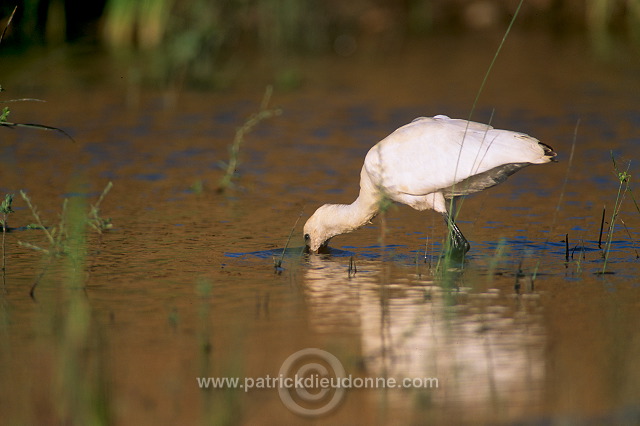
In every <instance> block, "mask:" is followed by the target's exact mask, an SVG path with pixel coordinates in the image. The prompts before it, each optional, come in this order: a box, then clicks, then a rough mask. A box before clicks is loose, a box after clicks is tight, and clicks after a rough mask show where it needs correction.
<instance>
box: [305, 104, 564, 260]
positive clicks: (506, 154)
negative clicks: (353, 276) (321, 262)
mask: <svg viewBox="0 0 640 426" xmlns="http://www.w3.org/2000/svg"><path fill="white" fill-rule="evenodd" d="M555 156H556V153H555V152H554V151H553V149H552V148H551V147H550V146H548V145H545V144H543V143H541V142H540V141H538V140H537V139H535V138H532V137H531V136H528V135H525V134H524V133H518V132H512V131H510V130H498V129H494V128H493V127H491V126H489V125H487V124H481V123H475V122H473V121H467V120H461V119H452V118H449V117H447V116H445V115H436V116H435V117H433V118H430V117H429V118H428V117H420V118H416V119H415V120H413V121H412V122H411V123H409V124H407V125H405V126H402V127H400V128H399V129H397V130H396V131H394V132H393V133H391V134H390V135H389V136H387V137H386V138H385V139H383V140H382V141H380V142H378V143H377V144H376V145H375V146H374V147H373V148H371V149H370V150H369V152H368V153H367V156H366V157H365V159H364V166H363V167H362V171H361V172H360V194H359V196H358V198H357V199H356V200H355V201H354V202H353V203H351V204H325V205H323V206H321V207H320V208H318V210H316V212H315V213H314V214H313V215H312V216H311V217H310V218H309V220H307V223H306V224H305V225H304V240H305V244H306V245H307V247H308V248H309V250H311V251H313V252H317V251H318V250H319V249H323V248H325V247H326V246H327V243H328V242H329V239H331V237H334V236H336V235H339V234H344V233H346V232H351V231H354V230H356V229H358V228H360V227H361V226H363V225H365V224H367V223H369V221H370V220H371V219H372V218H373V217H374V216H375V215H376V214H377V213H378V211H379V209H380V202H381V200H383V199H384V198H385V197H386V198H388V199H390V200H392V201H395V202H398V203H402V204H406V205H408V206H411V207H413V208H414V209H416V210H428V209H432V210H435V211H437V212H438V213H441V214H442V215H443V216H444V219H445V221H446V222H447V224H448V226H449V229H450V238H451V243H452V246H451V248H452V249H453V250H455V251H456V252H458V253H461V254H464V253H466V252H467V251H468V250H469V247H470V246H469V243H468V242H467V240H466V238H465V237H464V235H462V232H460V229H458V227H457V226H456V224H455V223H454V222H453V220H452V219H451V217H450V215H449V212H448V211H447V200H450V199H452V198H455V197H459V196H463V195H468V194H472V193H474V192H478V191H482V190H483V189H486V188H490V187H492V186H494V185H497V184H499V183H500V182H503V181H504V180H506V179H507V178H508V177H509V176H511V175H512V174H513V173H515V172H517V171H518V170H520V169H522V168H523V167H526V166H528V165H530V164H544V163H548V162H550V161H555V158H554V157H555Z"/></svg>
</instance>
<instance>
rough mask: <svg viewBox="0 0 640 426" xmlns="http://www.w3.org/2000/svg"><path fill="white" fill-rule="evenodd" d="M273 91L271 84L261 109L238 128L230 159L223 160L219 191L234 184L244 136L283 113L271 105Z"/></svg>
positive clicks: (230, 150) (230, 148)
mask: <svg viewBox="0 0 640 426" xmlns="http://www.w3.org/2000/svg"><path fill="white" fill-rule="evenodd" d="M272 93H273V88H272V87H271V86H268V87H267V88H266V90H265V92H264V97H263V98H262V102H261V103H260V109H259V110H258V112H256V113H254V114H251V115H250V116H249V118H247V120H246V121H245V122H244V123H243V124H242V126H240V127H238V128H237V129H236V134H235V136H234V138H233V142H232V143H231V145H229V161H228V162H226V163H224V162H222V166H223V167H224V169H225V173H224V176H223V177H222V178H221V179H220V182H219V184H218V192H224V191H225V190H226V189H227V188H229V187H230V186H231V185H232V184H233V178H234V177H235V175H236V171H237V169H238V164H239V161H240V160H239V157H240V147H241V145H242V144H243V142H244V137H245V136H246V135H247V134H248V133H249V132H250V131H251V130H252V129H253V128H254V127H255V126H256V125H258V123H260V122H261V121H262V120H265V119H267V118H271V117H274V116H277V115H280V114H281V113H282V110H281V109H280V108H273V107H269V101H270V100H271V94H272Z"/></svg>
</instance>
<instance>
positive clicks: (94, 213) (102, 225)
mask: <svg viewBox="0 0 640 426" xmlns="http://www.w3.org/2000/svg"><path fill="white" fill-rule="evenodd" d="M111 188H113V183H112V182H109V183H107V186H105V188H104V190H102V193H101V194H100V197H99V198H98V201H96V203H95V204H91V206H90V209H89V216H88V220H87V223H88V224H89V226H90V227H91V228H93V229H94V230H95V231H96V232H97V233H98V234H102V233H103V232H104V231H106V230H108V229H111V228H113V225H112V224H111V218H106V219H105V218H103V217H102V216H100V204H102V201H103V200H104V197H106V196H107V194H108V193H109V191H110V190H111Z"/></svg>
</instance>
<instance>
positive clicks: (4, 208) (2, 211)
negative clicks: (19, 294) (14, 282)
mask: <svg viewBox="0 0 640 426" xmlns="http://www.w3.org/2000/svg"><path fill="white" fill-rule="evenodd" d="M12 203H13V194H6V195H5V196H4V201H3V202H2V204H0V215H1V216H2V219H0V221H2V284H3V287H4V285H6V282H5V279H6V271H7V258H6V251H5V250H6V247H5V234H6V233H7V216H9V214H10V213H13V209H12V208H11V204H12Z"/></svg>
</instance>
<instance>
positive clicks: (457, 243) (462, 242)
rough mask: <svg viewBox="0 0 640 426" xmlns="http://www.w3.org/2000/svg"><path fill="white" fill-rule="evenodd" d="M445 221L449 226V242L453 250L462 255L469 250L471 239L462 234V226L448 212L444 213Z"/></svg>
mask: <svg viewBox="0 0 640 426" xmlns="http://www.w3.org/2000/svg"><path fill="white" fill-rule="evenodd" d="M443 216H444V221H445V223H446V224H447V226H448V227H449V242H450V244H451V245H450V247H451V251H452V252H453V253H455V254H458V255H462V256H464V254H465V253H466V252H468V251H469V249H470V248H471V245H469V241H467V239H466V238H465V237H464V235H462V232H461V231H460V228H458V225H456V223H455V222H454V221H453V219H452V218H451V216H449V214H448V213H443Z"/></svg>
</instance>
